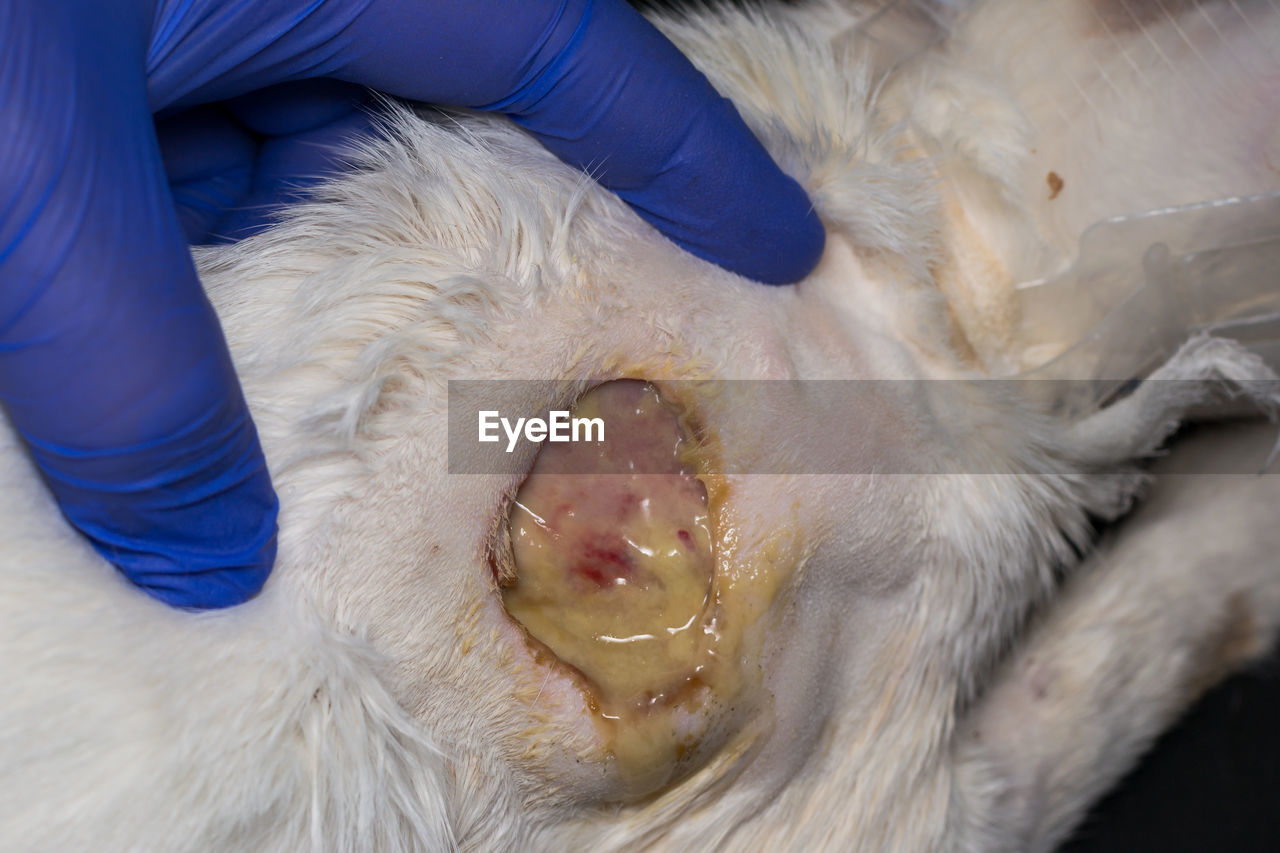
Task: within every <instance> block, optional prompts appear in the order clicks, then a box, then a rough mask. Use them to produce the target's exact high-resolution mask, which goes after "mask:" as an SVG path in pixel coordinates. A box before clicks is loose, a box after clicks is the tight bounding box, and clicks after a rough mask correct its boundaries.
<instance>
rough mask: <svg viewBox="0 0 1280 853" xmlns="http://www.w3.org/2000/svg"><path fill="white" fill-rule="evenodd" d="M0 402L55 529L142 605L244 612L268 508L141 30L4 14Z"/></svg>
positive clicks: (85, 10)
mask: <svg viewBox="0 0 1280 853" xmlns="http://www.w3.org/2000/svg"><path fill="white" fill-rule="evenodd" d="M5 14H6V15H7V20H6V21H5V23H6V25H7V28H8V32H7V33H6V36H7V37H8V40H9V44H8V47H9V48H10V49H8V50H5V51H0V91H4V92H5V93H6V98H5V99H3V100H0V125H3V126H4V127H6V128H7V129H8V133H7V134H5V135H3V136H0V399H3V402H4V405H5V409H6V411H7V413H8V416H9V419H10V421H11V422H12V424H13V425H14V426H15V427H16V428H17V429H18V431H19V432H20V433H21V435H22V436H23V437H24V438H25V439H26V441H27V442H28V445H29V446H30V448H31V452H32V456H33V458H34V460H35V462H36V464H37V466H38V467H39V469H40V471H41V473H42V474H43V475H44V477H45V480H46V482H47V483H48V484H49V487H50V489H51V491H52V492H53V495H54V497H55V498H56V499H57V501H58V503H59V506H60V507H61V508H62V511H63V513H64V514H65V515H66V517H67V518H68V520H70V521H71V523H72V524H73V525H75V526H76V527H77V528H78V529H79V530H80V531H82V532H83V533H84V534H85V535H86V536H87V537H88V538H89V540H90V542H91V543H92V544H93V545H94V547H95V548H97V549H98V551H99V552H101V553H102V554H103V555H104V556H105V557H106V558H107V559H108V560H110V561H111V562H113V563H114V564H115V565H116V566H117V567H118V568H119V569H120V570H121V571H122V572H123V573H124V574H125V575H126V576H127V577H129V579H130V580H132V581H133V582H134V583H136V584H138V585H140V586H141V587H142V588H143V589H145V590H146V591H147V592H149V593H150V594H151V595H153V596H155V597H156V598H159V599H161V600H163V601H166V602H169V603H170V604H175V605H180V606H186V607H217V606H224V605H229V604H234V603H237V602H240V601H243V600H245V599H246V598H248V597H250V596H252V595H253V594H254V593H255V592H256V591H257V590H258V589H259V588H260V587H261V585H262V583H263V582H264V581H265V579H266V576H267V574H268V573H269V571H270V569H271V565H272V562H273V560H274V556H275V515H276V499H275V495H274V492H273V491H272V489H271V485H270V480H269V478H268V475H267V471H266V466H265V463H264V460H263V457H262V453H261V450H260V448H259V446H258V442H257V436H256V433H255V431H254V428H253V424H252V422H251V421H250V419H249V415H248V412H247V410H246V407H245V404H244V399H243V396H242V394H241V392H240V388H239V385H238V381H237V378H236V375H235V372H234V370H233V369H232V365H231V360H230V357H229V355H228V353H227V350H226V345H225V342H224V341H223V338H222V334H221V330H220V328H219V326H218V322H217V318H216V317H215V316H214V314H213V311H212V309H211V307H210V305H209V303H208V301H207V300H206V298H205V296H204V293H203V291H202V290H201V289H200V286H199V282H198V280H197V279H196V276H195V271H194V269H193V267H192V263H191V258H190V254H189V252H188V251H187V248H186V243H185V241H184V239H183V234H182V231H181V229H180V228H179V226H178V222H177V219H176V217H175V215H174V211H173V207H172V204H171V202H170V199H169V193H168V188H167V186H166V183H165V175H164V171H163V168H162V165H161V160H160V155H159V151H158V146H157V143H156V139H155V135H154V130H153V125H152V122H151V111H150V108H149V105H148V103H147V100H146V96H145V85H144V80H143V78H142V74H141V70H140V68H141V61H140V60H141V57H140V56H138V53H139V52H140V50H141V48H140V45H144V44H145V43H146V40H145V35H146V32H147V27H149V26H150V23H151V19H150V16H149V15H139V16H136V17H131V16H130V15H128V14H125V13H124V12H122V11H121V10H120V9H118V8H117V7H115V6H114V5H112V4H99V3H94V2H85V3H83V4H63V3H47V4H46V3H29V4H16V5H10V6H8V7H7V11H6V13H5Z"/></svg>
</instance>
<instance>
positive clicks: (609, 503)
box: [502, 380, 802, 799]
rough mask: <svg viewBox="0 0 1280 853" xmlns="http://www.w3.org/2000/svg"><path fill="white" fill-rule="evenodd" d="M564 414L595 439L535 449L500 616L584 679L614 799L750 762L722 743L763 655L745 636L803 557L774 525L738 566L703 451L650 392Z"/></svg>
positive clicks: (622, 387) (591, 401)
mask: <svg viewBox="0 0 1280 853" xmlns="http://www.w3.org/2000/svg"><path fill="white" fill-rule="evenodd" d="M680 402H683V403H692V402H693V401H680ZM573 416H574V417H577V418H596V417H599V418H601V419H603V420H604V422H605V441H604V442H603V443H602V444H599V445H596V444H586V443H576V444H550V443H545V444H544V445H543V446H542V449H541V452H540V454H539V456H538V459H537V460H536V462H535V464H534V467H533V470H532V471H531V472H530V474H529V477H528V478H527V479H526V481H525V483H524V485H523V486H522V487H521V489H520V491H519V493H518V494H517V496H516V500H515V502H514V504H513V506H512V509H511V514H510V518H509V528H508V530H509V533H510V541H511V544H512V552H513V557H514V563H515V571H514V575H515V580H514V581H513V582H512V583H511V584H510V585H507V586H506V587H504V589H503V591H502V595H503V602H504V604H505V606H506V609H507V612H508V613H509V614H510V615H511V616H512V617H514V618H515V619H516V620H517V621H518V622H520V623H521V624H522V625H523V626H524V628H525V629H526V630H527V631H528V633H529V635H530V636H531V637H532V638H534V639H535V640H537V641H538V642H539V643H541V644H542V645H543V646H545V647H546V648H547V649H549V650H550V651H551V652H552V653H553V654H554V655H555V656H556V658H557V659H558V662H559V663H558V664H557V665H561V664H562V665H568V666H569V667H572V668H573V670H575V671H576V672H577V673H579V674H580V675H581V676H582V677H583V680H584V687H585V689H586V692H587V698H588V702H589V704H590V705H591V707H592V708H593V709H594V710H595V712H596V722H597V725H598V727H599V730H600V733H601V736H602V740H603V742H604V746H605V749H606V750H607V752H608V754H609V756H611V758H612V763H613V768H614V770H615V771H616V773H617V774H618V779H619V781H620V782H621V783H622V789H621V796H622V798H623V799H635V798H639V797H642V796H644V795H647V794H650V793H652V792H654V791H657V790H659V789H661V788H663V787H664V786H667V785H669V784H670V783H671V782H673V781H674V780H676V779H678V778H680V777H681V776H682V775H683V772H684V771H685V770H687V769H692V768H693V767H696V766H698V764H699V762H700V760H701V759H700V758H699V756H702V757H703V758H705V757H706V756H707V755H708V754H709V752H710V751H711V750H722V749H724V750H728V752H730V753H732V752H733V751H734V750H735V749H737V750H740V749H745V748H747V744H745V743H742V744H738V745H736V746H735V745H733V744H727V743H724V738H726V737H727V736H728V735H729V733H730V732H732V731H733V730H734V728H735V727H734V725H733V724H732V723H731V722H730V720H729V717H733V716H735V715H737V714H741V713H743V712H744V711H745V707H744V706H741V705H740V704H739V702H738V697H740V696H742V695H743V691H744V690H745V689H746V688H748V686H749V685H758V682H759V675H760V673H759V670H758V668H757V667H747V668H745V669H744V666H743V662H744V660H745V659H746V658H752V659H754V658H755V657H757V656H758V654H759V651H760V649H759V644H760V639H761V638H760V636H758V632H754V631H752V628H753V626H755V625H757V624H758V620H759V619H760V617H761V616H762V615H763V614H764V613H765V612H766V611H767V610H768V609H769V607H770V604H771V602H772V601H773V597H774V595H775V593H776V591H777V589H778V585H779V584H780V583H781V582H782V581H783V579H785V578H786V577H787V576H788V575H789V573H790V570H791V569H792V568H794V566H795V565H796V564H797V563H798V562H800V561H801V560H802V558H801V556H800V554H799V552H798V551H797V547H798V542H797V541H795V540H796V537H795V535H794V531H791V530H790V526H789V525H787V524H786V523H785V522H784V523H781V524H780V527H779V530H777V531H774V532H773V533H772V534H771V535H769V536H766V537H764V539H762V540H760V541H754V544H753V547H752V548H751V549H750V551H751V554H750V556H747V555H744V554H743V553H742V547H741V546H742V544H743V543H742V542H741V541H740V540H741V539H742V532H741V531H740V530H739V529H738V525H737V524H736V523H735V522H734V521H733V520H732V519H731V518H730V517H729V516H728V515H727V513H726V512H725V501H726V498H727V495H728V484H727V482H726V478H725V477H724V476H721V475H712V474H709V473H707V472H705V471H702V470H695V469H697V468H699V466H701V465H703V464H704V463H705V462H706V459H705V457H706V456H707V454H708V453H711V454H715V453H716V452H717V451H716V449H715V447H714V446H697V447H695V442H694V441H693V439H692V438H691V436H690V431H689V430H688V429H686V428H685V426H684V424H683V423H682V421H681V416H680V415H679V414H678V410H677V409H676V408H675V407H674V406H673V405H670V404H668V403H667V402H664V400H663V399H662V398H661V396H660V395H659V394H658V392H657V391H656V390H655V389H654V388H653V386H651V385H649V384H647V383H645V382H641V381H638V380H620V381H616V382H610V383H607V384H605V385H601V386H599V387H598V388H596V389H593V390H592V391H590V392H588V393H587V394H585V395H584V396H583V397H582V398H581V399H580V400H579V402H578V404H577V406H576V408H575V409H574V412H573ZM780 521H781V520H780ZM712 721H714V723H712ZM707 724H711V728H709V729H708V728H706V725H707Z"/></svg>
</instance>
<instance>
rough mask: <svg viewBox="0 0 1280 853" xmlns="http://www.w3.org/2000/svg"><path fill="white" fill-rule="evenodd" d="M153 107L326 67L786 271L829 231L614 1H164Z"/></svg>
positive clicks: (754, 264)
mask: <svg viewBox="0 0 1280 853" xmlns="http://www.w3.org/2000/svg"><path fill="white" fill-rule="evenodd" d="M158 20H160V21H162V22H163V26H161V27H160V28H158V29H157V31H156V34H155V35H154V37H153V39H152V44H151V49H150V53H149V56H148V65H147V69H148V87H149V92H150V97H151V102H152V106H153V108H157V109H158V108H159V107H162V106H167V105H173V104H191V103H197V102H200V101H208V100H215V99H225V98H227V97H231V96H233V95H238V94H243V93H245V92H248V91H250V90H252V89H256V88H260V87H263V86H267V85H271V84H275V83H280V82H285V81H289V80H296V79H303V78H309V77H322V76H330V77H336V78H340V79H343V80H347V81H350V82H353V83H359V84H362V85H367V86H370V87H372V88H376V89H381V90H383V91H386V92H389V93H391V94H394V95H398V96H402V97H407V98H414V99H417V100H423V101H432V102H436V103H441V104H453V105H458V106H469V107H476V108H483V109H494V110H500V111H503V112H506V113H509V114H511V115H513V116H514V117H515V118H516V120H517V121H518V122H520V123H521V124H522V125H523V126H524V127H526V128H527V129H528V130H529V131H530V132H531V133H533V134H534V135H535V136H536V137H537V138H538V139H540V140H541V141H542V142H543V143H544V144H545V145H546V146H547V147H548V148H550V149H551V150H552V151H553V152H555V153H556V154H557V155H558V156H560V157H561V158H562V159H564V160H566V161H567V162H570V163H573V164H574V165H577V166H579V167H581V168H584V169H587V170H588V171H590V172H591V173H592V174H594V175H596V176H597V178H598V179H599V180H600V182H601V183H602V184H604V185H605V186H607V187H609V188H610V189H613V190H614V191H615V192H617V193H618V194H619V195H621V196H622V197H623V198H624V199H626V200H627V201H628V202H629V203H631V205H632V206H633V207H634V208H635V209H636V211H637V212H638V213H640V215H641V216H643V217H644V218H645V219H647V220H648V221H649V222H650V223H652V224H653V225H654V226H655V227H657V228H658V229H659V230H660V231H662V232H663V233H664V234H666V235H667V236H668V237H670V238H671V239H672V240H674V241H675V242H676V243H678V244H679V245H681V246H683V247H684V248H686V249H687V250H689V251H690V252H693V253H694V254H696V255H698V256H700V257H703V258H705V259H707V260H711V261H713V262H715V263H717V264H720V265H721V266H724V267H727V268H728V269H731V270H734V271H735V272H738V273H741V274H743V275H745V276H748V277H750V278H754V279H757V280H760V281H766V282H772V283H782V282H789V281H796V280H798V279H800V278H802V277H803V276H804V275H805V274H807V273H808V272H809V271H810V270H811V269H812V268H813V266H814V265H815V264H816V263H817V259H818V257H819V255H820V254H821V251H822V247H823V242H824V239H825V238H824V234H823V231H822V226H821V224H820V222H819V221H818V219H817V217H816V215H815V214H814V212H813V210H812V207H811V205H810V202H809V200H808V197H807V196H806V195H805V193H804V191H803V190H802V189H801V188H800V186H799V185H798V184H797V183H796V182H795V181H794V180H792V179H791V178H789V177H788V176H786V175H784V174H783V173H782V172H781V171H780V170H779V169H778V167H777V166H776V165H775V164H774V163H773V161H772V159H771V158H770V157H769V156H768V154H767V153H766V152H765V150H764V148H763V147H762V146H761V145H760V143H759V142H758V141H757V140H756V139H755V137H754V136H752V134H751V132H750V131H749V130H748V129H747V127H746V126H745V124H744V123H743V122H742V119H741V118H740V117H739V116H738V114H737V111H736V110H735V109H734V108H733V106H732V105H731V104H729V103H728V101H726V100H724V99H723V98H721V97H720V96H719V95H718V94H717V93H716V92H715V90H714V89H713V88H712V87H711V85H710V84H709V83H708V82H707V81H706V79H705V78H704V77H703V76H702V75H701V74H700V73H699V72H698V71H697V70H696V69H694V68H693V66H692V65H691V64H690V63H689V61H688V60H687V59H685V57H684V56H683V55H681V54H680V52H679V51H678V50H676V49H675V47H674V46H673V45H671V43H670V42H668V41H667V40H666V39H665V38H664V37H663V36H662V35H661V34H659V33H658V32H657V30H655V29H654V28H653V27H652V26H651V25H650V24H649V23H648V22H646V21H645V20H644V19H643V18H642V17H641V16H640V15H639V14H637V13H636V12H635V11H634V10H632V9H631V8H630V7H629V6H627V5H626V4H625V3H624V2H623V0H529V2H524V3H507V2H502V0H433V2H422V0H350V2H336V1H335V2H328V3H303V2H300V0H253V2H249V0H181V2H179V0H164V2H162V4H161V8H160V14H159V16H158Z"/></svg>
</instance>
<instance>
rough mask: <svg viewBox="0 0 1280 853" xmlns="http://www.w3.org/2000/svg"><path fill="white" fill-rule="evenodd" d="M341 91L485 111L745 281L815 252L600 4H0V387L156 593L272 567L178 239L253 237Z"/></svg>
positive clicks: (264, 0)
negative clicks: (367, 90)
mask: <svg viewBox="0 0 1280 853" xmlns="http://www.w3.org/2000/svg"><path fill="white" fill-rule="evenodd" d="M316 78H331V79H330V80H317V79H316ZM299 81H303V82H299ZM334 81H342V82H334ZM364 86H368V87H373V88H376V89H380V90H382V91H385V92H388V93H391V94H393V95H397V96H401V97H407V98H413V99H417V100H422V101H432V102H436V103H441V104H452V105H459V106H469V107H475V108H480V109H491V110H500V111H502V112H505V113H508V114H510V115H512V116H513V117H514V119H515V120H516V121H517V122H518V123H520V124H521V125H522V126H523V127H525V128H526V129H527V130H529V131H530V132H531V133H532V134H533V135H534V136H535V137H537V138H538V139H539V140H541V141H542V142H543V144H545V145H546V146H547V147H548V148H550V149H551V150H552V151H553V152H555V153H556V154H557V155H559V156H560V157H561V158H563V159H564V160H566V161H568V162H570V163H573V164H575V165H578V166H581V167H584V168H589V169H590V170H591V171H592V174H594V175H595V176H596V177H597V179H598V180H599V181H600V182H601V183H603V184H604V185H605V186H607V187H609V188H610V189H612V190H614V191H615V192H617V193H618V194H619V195H620V196H622V197H623V198H624V199H625V200H627V201H628V202H629V203H630V204H631V205H632V206H633V207H634V208H635V209H636V210H637V212H639V213H640V215H641V216H643V217H644V218H645V219H647V220H648V221H649V222H651V223H652V224H653V225H654V226H655V227H657V228H658V229H659V230H661V231H662V232H663V233H664V234H666V235H667V236H668V237H670V238H671V239H672V240H673V241H675V242H676V243H678V244H679V245H681V246H683V247H684V248H685V249H687V250H689V251H690V252H693V253H694V254H696V255H699V256H700V257H703V258H705V259H708V260H711V261H713V262H715V263H718V264H720V265H722V266H725V267H727V268H729V269H731V270H734V271H736V272H739V273H741V274H743V275H745V276H747V277H750V278H755V279H758V280H760V281H765V282H770V283H784V282H789V281H794V280H797V279H799V278H801V277H802V276H803V275H805V274H806V273H807V272H808V271H809V270H810V269H811V268H812V267H813V266H814V264H816V262H817V258H818V255H819V254H820V253H821V249H822V244H823V233H822V229H821V226H820V224H819V223H818V221H817V219H816V217H815V216H814V214H813V212H812V210H811V208H810V205H809V201H808V199H807V198H806V197H805V194H804V192H803V191H802V190H801V189H800V187H799V186H798V185H797V184H796V183H795V182H794V181H792V180H790V179H789V178H787V177H785V176H784V175H782V174H781V173H780V172H779V171H778V170H777V168H776V166H774V164H773V163H772V161H771V160H770V159H769V157H768V155H767V154H766V153H765V152H764V150H763V149H762V148H761V146H760V145H759V143H758V142H757V141H756V140H755V139H754V138H753V137H752V136H751V135H750V133H749V132H748V131H747V130H746V128H745V126H744V125H743V124H742V122H741V119H740V118H739V117H738V115H737V113H736V112H735V111H734V109H733V108H732V106H730V105H729V104H728V103H727V102H726V101H724V100H723V99H721V98H719V97H718V96H717V95H716V93H715V92H714V90H712V89H711V87H710V86H709V85H708V84H707V82H706V81H705V80H704V79H703V78H702V77H701V75H699V74H698V73H697V72H696V71H695V70H694V69H693V68H692V66H690V65H689V63H688V61H687V60H685V58H684V57H683V56H681V55H680V53H679V52H678V51H676V50H675V48H674V47H673V46H671V45H670V44H669V43H668V42H667V41H666V40H665V39H663V38H662V37H661V36H660V35H659V34H658V33H657V31H656V30H654V29H653V28H652V27H651V26H649V25H648V24H647V23H646V22H645V21H644V20H643V19H642V18H640V17H639V16H638V15H637V14H636V13H635V12H634V11H632V10H631V9H630V8H629V7H627V6H626V5H625V4H624V3H623V2H622V0H562V1H561V0H545V2H539V1H538V0H522V2H501V0H327V2H326V0H120V2H114V3H102V2H99V0H59V2H38V3H37V2H26V0H0V92H2V93H3V98H2V99H0V127H2V128H3V130H4V132H3V133H0V399H3V401H4V405H5V408H6V410H7V412H8V415H9V418H10V421H11V422H12V423H13V425H14V426H15V427H16V428H17V429H18V431H19V432H20V433H21V435H22V436H23V437H24V439H25V440H26V441H27V442H28V444H29V446H30V448H31V452H32V455H33V457H34V459H35V461H36V463H37V465H38V466H39V468H40V470H41V472H42V474H43V475H44V477H45V479H46V481H47V482H48V484H49V486H50V488H51V489H52V491H53V494H54V496H55V497H56V499H57V500H58V503H59V505H60V506H61V508H62V511H63V513H64V514H65V515H66V517H67V518H68V519H69V520H70V521H71V522H72V524H74V525H75V526H76V527H77V528H78V529H79V530H80V531H82V532H83V533H84V534H85V535H86V536H87V537H88V538H89V540H90V541H91V542H92V543H93V545H94V547H95V548H97V549H98V550H99V551H100V552H101V553H102V554H103V555H104V556H105V557H106V558H107V559H108V560H110V561H111V562H112V563H114V564H115V565H116V566H117V567H119V569H120V570H121V571H122V572H123V573H124V574H125V575H126V576H127V577H128V578H129V579H130V580H132V581H133V582H134V583H136V584H138V585H139V586H140V587H142V588H143V589H144V590H145V591H147V592H148V593H150V594H151V595H153V596H155V597H156V598H159V599H161V600H163V601H166V602H169V603H170V604H174V605H178V606H184V607H192V608H207V607H221V606H227V605H231V604H235V603H238V602H241V601H244V600H246V599H247V598H249V597H251V596H252V595H254V594H255V593H256V592H257V591H258V590H259V589H260V588H261V586H262V584H263V582H264V581H265V580H266V577H267V575H268V573H269V572H270V570H271V564H272V561H273V560H274V555H275V514H276V498H275V494H274V493H273V491H272V489H271V484H270V480H269V478H268V475H267V471H266V468H265V464H264V462H263V458H262V452H261V450H260V448H259V446H258V441H257V436H256V433H255V431H254V427H253V424H252V422H251V421H250V419H249V416H248V412H247V410H246V408H245V404H244V399H243V396H242V394H241V392H240V388H239V384H238V382H237V380H236V376H235V373H234V371H233V370H232V366H231V361H230V358H229V356H228V354H227V350H226V345H225V342H224V340H223V338H222V333H221V330H220V329H219V326H218V322H217V318H216V317H215V316H214V314H213V312H212V310H211V308H210V306H209V303H208V301H207V300H206V299H205V297H204V294H203V292H202V291H201V289H200V286H199V283H198V281H197V279H196V275H195V271H194V269H193V266H192V262H191V257H190V254H189V252H188V249H187V239H188V238H191V239H200V238H202V237H204V236H205V235H206V234H208V233H210V232H212V233H214V234H215V235H222V236H224V237H225V236H235V235H238V234H242V233H247V232H250V231H252V230H254V229H256V228H258V227H261V225H262V221H263V217H264V214H265V213H266V212H267V210H269V205H270V204H272V203H274V202H278V201H281V200H284V199H285V198H286V197H287V195H288V193H289V192H290V191H291V188H292V187H294V186H296V185H297V184H298V183H300V179H301V178H302V176H306V175H314V174H315V173H317V172H320V171H323V170H324V169H325V168H327V167H328V165H329V164H330V163H331V160H332V158H333V156H334V153H333V151H334V149H333V148H332V147H331V146H329V145H327V144H326V143H329V142H333V141H335V140H337V139H338V138H340V137H344V136H346V135H348V134H350V133H351V132H352V131H353V130H358V129H360V128H361V127H362V126H364V125H365V124H366V123H367V122H368V118H367V116H366V114H365V113H364V112H362V111H360V110H359V109H358V106H359V102H360V99H361V96H360V93H361V92H362V91H363V90H362V89H360V88H358V87H364ZM214 102H219V103H218V105H217V106H202V107H198V108H197V109H194V110H189V109H187V108H190V107H196V106H197V105H204V104H212V103H214ZM184 110H185V111H184ZM155 113H161V114H162V116H163V117H162V119H161V120H160V121H159V122H158V123H157V122H154V121H153V114H155ZM157 127H158V130H159V138H158V137H157ZM162 149H163V155H162ZM171 182H172V184H173V189H172V192H171V188H170V183H171ZM175 201H176V204H175Z"/></svg>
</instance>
